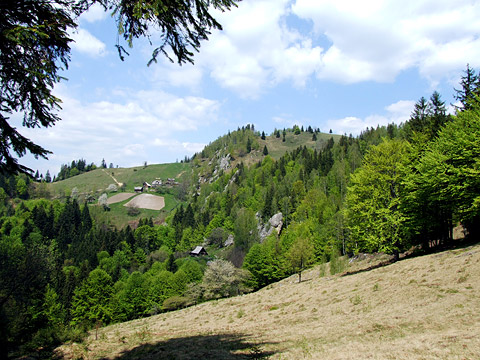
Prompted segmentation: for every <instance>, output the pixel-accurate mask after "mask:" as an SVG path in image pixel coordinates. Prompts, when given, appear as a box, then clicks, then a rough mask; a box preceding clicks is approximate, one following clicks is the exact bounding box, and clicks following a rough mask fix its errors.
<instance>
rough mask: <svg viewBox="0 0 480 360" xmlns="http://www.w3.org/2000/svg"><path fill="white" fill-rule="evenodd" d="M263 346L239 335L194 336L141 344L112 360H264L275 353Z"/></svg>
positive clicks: (245, 336) (263, 344)
mask: <svg viewBox="0 0 480 360" xmlns="http://www.w3.org/2000/svg"><path fill="white" fill-rule="evenodd" d="M265 345H267V343H257V342H252V341H250V340H249V339H248V336H247V335H242V334H240V335H239V334H220V335H195V336H187V337H181V338H173V339H168V340H164V341H158V342H155V343H147V344H142V345H139V346H137V347H136V348H134V349H131V350H127V351H124V352H123V353H121V354H120V355H119V356H118V357H116V359H165V360H170V359H172V360H174V359H175V360H189V359H212V360H237V359H268V358H269V357H270V356H272V355H273V354H274V353H275V352H274V351H266V350H264V349H262V347H263V346H265Z"/></svg>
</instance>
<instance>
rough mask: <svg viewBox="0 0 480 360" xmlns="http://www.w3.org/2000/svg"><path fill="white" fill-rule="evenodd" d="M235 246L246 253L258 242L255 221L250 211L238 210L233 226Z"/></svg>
mask: <svg viewBox="0 0 480 360" xmlns="http://www.w3.org/2000/svg"><path fill="white" fill-rule="evenodd" d="M234 233H235V246H237V247H238V248H240V249H242V250H244V251H248V249H250V246H252V245H253V244H254V243H255V242H258V240H259V239H258V230H257V219H256V217H255V213H254V212H253V210H251V209H247V208H242V209H240V210H238V212H237V217H236V219H235V224H234Z"/></svg>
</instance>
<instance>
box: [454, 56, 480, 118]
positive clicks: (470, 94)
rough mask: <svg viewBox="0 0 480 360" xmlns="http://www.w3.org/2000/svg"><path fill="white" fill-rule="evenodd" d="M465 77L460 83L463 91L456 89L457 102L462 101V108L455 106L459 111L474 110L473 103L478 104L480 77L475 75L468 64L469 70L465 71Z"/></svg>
mask: <svg viewBox="0 0 480 360" xmlns="http://www.w3.org/2000/svg"><path fill="white" fill-rule="evenodd" d="M464 72H465V75H464V76H462V80H461V81H460V85H461V87H462V88H461V89H455V93H456V94H455V95H454V97H455V100H457V101H460V103H461V104H462V106H455V107H456V109H457V111H461V110H469V109H471V108H472V105H473V103H476V102H478V100H477V99H476V98H475V95H478V92H479V83H480V77H479V75H477V74H476V73H475V70H474V69H472V68H471V67H470V65H469V64H467V69H466V70H465V71H464Z"/></svg>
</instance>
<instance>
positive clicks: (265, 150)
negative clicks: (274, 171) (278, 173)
mask: <svg viewBox="0 0 480 360" xmlns="http://www.w3.org/2000/svg"><path fill="white" fill-rule="evenodd" d="M263 155H265V156H267V155H268V149H267V145H265V146H264V147H263Z"/></svg>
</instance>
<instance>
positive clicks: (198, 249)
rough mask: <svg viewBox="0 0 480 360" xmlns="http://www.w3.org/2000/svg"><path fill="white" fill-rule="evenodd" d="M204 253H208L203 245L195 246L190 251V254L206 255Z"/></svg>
mask: <svg viewBox="0 0 480 360" xmlns="http://www.w3.org/2000/svg"><path fill="white" fill-rule="evenodd" d="M206 255H208V253H207V250H205V248H204V247H203V246H197V247H196V248H195V249H193V250H192V251H190V256H206Z"/></svg>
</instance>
